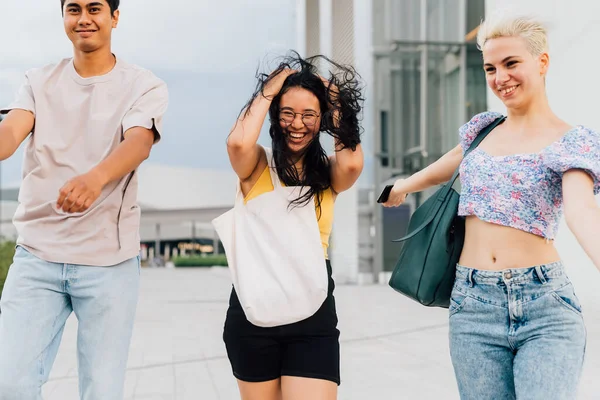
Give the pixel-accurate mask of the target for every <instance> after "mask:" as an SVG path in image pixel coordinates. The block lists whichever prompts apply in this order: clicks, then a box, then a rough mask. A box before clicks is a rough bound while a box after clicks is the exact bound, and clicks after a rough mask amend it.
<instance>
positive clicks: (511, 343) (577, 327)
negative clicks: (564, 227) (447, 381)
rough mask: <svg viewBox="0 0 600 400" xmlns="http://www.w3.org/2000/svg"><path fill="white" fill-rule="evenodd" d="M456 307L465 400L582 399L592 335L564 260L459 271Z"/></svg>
mask: <svg viewBox="0 0 600 400" xmlns="http://www.w3.org/2000/svg"><path fill="white" fill-rule="evenodd" d="M450 303H451V304H450V353H451V356H452V363H453V365H454V371H455V374H456V379H457V381H458V388H459V391H460V396H461V399H463V400H499V399H502V400H511V399H518V400H537V399H539V400H569V399H575V398H576V397H577V386H578V382H579V378H580V375H581V370H582V365H583V358H584V353H585V345H586V330H585V325H584V323H583V318H582V314H581V305H580V304H579V300H578V299H577V296H576V295H575V293H574V291H573V285H572V284H571V282H570V281H569V279H568V278H567V276H566V274H565V271H564V268H563V265H562V264H561V263H560V262H557V263H552V264H548V265H542V266H537V267H532V268H524V269H511V270H505V271H501V272H493V271H480V270H475V269H471V268H466V267H462V266H458V267H457V272H456V282H455V285H454V290H453V292H452V299H451V301H450Z"/></svg>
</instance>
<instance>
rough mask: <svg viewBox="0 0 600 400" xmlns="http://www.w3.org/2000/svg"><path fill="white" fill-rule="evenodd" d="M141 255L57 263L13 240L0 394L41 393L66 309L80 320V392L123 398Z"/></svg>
mask: <svg viewBox="0 0 600 400" xmlns="http://www.w3.org/2000/svg"><path fill="white" fill-rule="evenodd" d="M139 268H140V263H139V258H138V257H135V258H133V259H130V260H127V261H125V262H123V263H121V264H119V265H115V266H111V267H91V266H83V265H70V264H57V263H50V262H46V261H44V260H41V259H39V258H37V257H35V256H34V255H32V254H31V253H29V252H28V251H27V250H25V249H23V248H22V247H17V250H16V253H15V257H14V260H13V264H12V266H11V267H10V270H9V273H8V277H7V279H6V283H5V286H4V291H3V293H2V299H1V301H0V400H37V399H41V398H42V395H41V387H42V385H43V384H44V383H46V381H47V380H48V375H49V373H50V369H51V368H52V364H53V363H54V359H55V357H56V353H57V351H58V347H59V344H60V340H61V337H62V333H63V329H64V326H65V322H66V321H67V317H69V315H70V314H71V312H75V315H76V316H77V320H78V322H79V327H78V337H77V355H78V367H79V368H78V369H79V373H78V375H79V393H80V397H81V399H84V400H122V399H123V386H124V381H125V370H126V365H127V357H128V352H129V343H130V341H131V333H132V330H133V321H134V317H135V310H136V306H137V298H138V289H139V280H140V269H139Z"/></svg>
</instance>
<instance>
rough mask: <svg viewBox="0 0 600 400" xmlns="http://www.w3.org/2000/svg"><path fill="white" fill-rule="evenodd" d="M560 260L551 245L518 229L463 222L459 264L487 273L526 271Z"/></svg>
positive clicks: (472, 219) (477, 221) (471, 220)
mask: <svg viewBox="0 0 600 400" xmlns="http://www.w3.org/2000/svg"><path fill="white" fill-rule="evenodd" d="M556 261H560V256H559V255H558V252H557V251H556V248H555V247H554V242H553V241H551V240H547V239H545V238H543V237H541V236H537V235H534V234H532V233H527V232H525V231H521V230H519V229H515V228H510V227H507V226H502V225H497V224H492V223H489V222H485V221H482V220H480V219H479V218H477V217H475V216H469V217H467V219H466V233H465V244H464V246H463V251H462V253H461V256H460V260H459V262H458V263H459V264H460V265H462V266H464V267H469V268H475V269H480V270H488V271H501V270H504V269H513V268H527V267H533V266H537V265H543V264H549V263H552V262H556Z"/></svg>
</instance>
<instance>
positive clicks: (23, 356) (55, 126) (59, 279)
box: [0, 0, 168, 400]
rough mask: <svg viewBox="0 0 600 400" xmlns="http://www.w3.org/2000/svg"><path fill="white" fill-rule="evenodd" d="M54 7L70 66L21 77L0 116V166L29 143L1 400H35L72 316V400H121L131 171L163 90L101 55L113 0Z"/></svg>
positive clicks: (1, 326) (149, 142)
mask: <svg viewBox="0 0 600 400" xmlns="http://www.w3.org/2000/svg"><path fill="white" fill-rule="evenodd" d="M61 5H62V11H63V16H64V26H65V31H66V33H67V36H68V37H69V39H70V40H71V42H72V43H73V49H74V56H73V58H71V59H66V60H62V61H61V62H59V63H57V64H53V65H49V66H46V67H43V68H39V69H33V70H30V71H28V72H27V73H26V79H25V83H24V84H23V86H22V87H21V89H20V90H19V93H18V95H17V98H16V100H15V102H14V103H13V104H11V105H10V106H9V107H7V108H6V109H2V110H0V112H1V113H3V114H7V115H6V118H5V119H4V121H2V123H1V124H0V160H4V159H6V158H8V157H10V156H11V155H12V154H13V153H14V152H15V151H16V149H17V148H18V147H19V145H20V144H21V143H22V142H23V141H25V140H26V139H28V140H27V142H26V147H25V156H24V161H23V180H22V184H21V188H20V191H19V207H18V209H17V212H16V213H15V216H14V224H15V226H16V228H17V231H18V234H19V237H18V240H17V249H16V254H15V257H14V260H13V265H12V266H11V268H10V271H9V274H8V277H7V280H6V284H5V286H4V292H3V293H2V299H1V301H0V400H16V399H41V387H42V385H43V384H44V383H45V382H46V381H47V379H48V375H49V373H50V369H51V367H52V363H53V361H54V358H55V356H56V353H57V350H58V346H59V344H60V339H61V335H62V332H63V329H64V325H65V322H66V320H67V318H68V316H69V315H70V314H71V312H75V314H76V316H77V319H78V321H79V328H78V329H79V331H78V343H77V352H78V361H79V362H78V366H79V386H80V396H81V398H82V399H102V400H113V399H114V400H117V399H118V400H120V399H122V398H123V383H124V377H125V369H126V364H127V355H128V351H129V343H130V339H131V332H132V329H133V321H134V316H135V309H136V304H137V297H138V287H139V268H140V264H139V223H140V209H139V207H138V205H137V204H136V198H137V174H135V170H136V169H137V167H138V166H139V165H140V164H141V163H142V161H144V160H145V159H146V158H148V156H149V154H150V150H151V148H152V146H153V144H154V143H156V142H157V141H158V140H159V139H160V135H161V133H162V116H163V114H164V113H165V111H166V108H167V103H168V92H167V88H166V85H165V83H164V82H163V81H161V80H160V79H158V78H157V77H155V76H154V75H153V74H152V73H151V72H149V71H147V70H145V69H142V68H140V67H137V66H134V65H130V64H127V63H125V62H124V61H123V60H121V59H119V58H117V57H116V56H115V55H113V53H112V52H111V33H112V30H113V29H114V28H116V27H117V24H118V22H119V10H118V8H119V0H61Z"/></svg>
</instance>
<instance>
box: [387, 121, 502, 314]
mask: <svg viewBox="0 0 600 400" xmlns="http://www.w3.org/2000/svg"><path fill="white" fill-rule="evenodd" d="M505 118H506V117H500V118H498V119H496V120H495V121H494V122H492V123H491V124H490V125H489V126H487V127H486V128H485V129H483V130H482V131H481V132H480V133H479V135H477V137H476V138H475V140H474V141H473V143H472V144H471V146H470V147H469V148H468V149H467V151H466V152H465V156H466V155H467V154H469V153H470V152H471V151H473V150H474V149H475V148H476V147H477V146H478V145H479V143H481V141H482V140H483V139H485V137H486V136H487V135H488V133H490V132H491V131H492V130H493V129H494V128H495V127H496V126H498V125H499V124H500V123H501V122H502V121H504V119H505ZM458 175H459V168H457V170H456V172H454V175H453V176H452V178H451V179H450V180H449V181H448V182H446V184H445V185H444V186H442V187H441V188H440V189H439V190H438V191H437V192H436V193H435V194H433V195H432V196H431V197H430V198H428V199H427V200H426V201H425V202H424V203H423V204H422V205H421V206H420V207H418V208H417V209H416V210H415V212H414V213H413V215H412V216H411V218H410V221H409V222H408V232H410V233H409V234H408V235H406V236H404V237H403V238H400V239H396V240H394V242H404V244H403V246H402V249H401V250H400V256H399V258H398V262H397V263H396V267H395V268H394V271H393V272H392V277H391V278H390V282H389V285H390V286H391V287H392V288H393V289H394V290H396V291H398V292H400V293H402V294H404V295H406V296H408V297H409V298H411V299H413V300H415V301H418V302H419V303H421V304H423V305H425V306H430V307H443V308H448V307H449V306H450V294H451V293H452V288H453V286H454V279H455V274H456V264H457V263H458V259H459V257H460V253H461V251H462V248H463V243H464V240H465V220H464V217H459V216H458V202H459V199H460V194H459V193H457V192H456V190H454V188H453V187H452V186H453V185H454V182H455V181H456V178H458Z"/></svg>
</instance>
